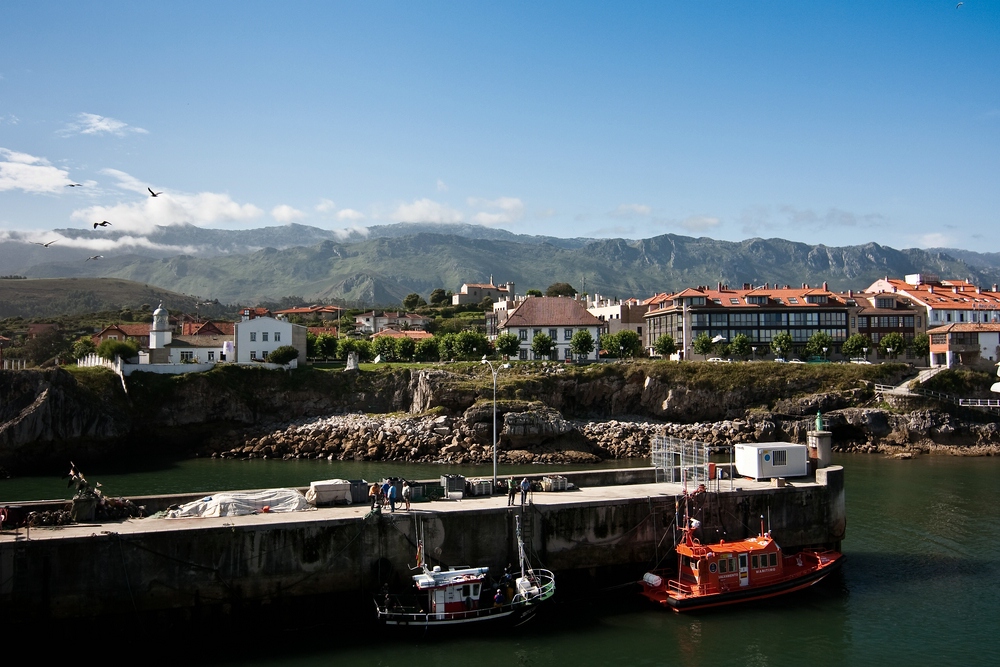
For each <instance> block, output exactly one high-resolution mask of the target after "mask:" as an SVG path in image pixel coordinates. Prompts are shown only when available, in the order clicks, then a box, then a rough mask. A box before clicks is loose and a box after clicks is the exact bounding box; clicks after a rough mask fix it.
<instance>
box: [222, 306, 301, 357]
mask: <svg viewBox="0 0 1000 667" xmlns="http://www.w3.org/2000/svg"><path fill="white" fill-rule="evenodd" d="M293 326H295V325H293V324H292V323H291V322H288V321H287V320H279V319H275V318H273V317H255V318H253V319H252V320H243V321H242V322H237V323H236V363H240V364H245V363H250V362H251V361H253V360H254V359H263V358H264V357H265V356H267V354H268V353H270V352H273V351H274V350H275V349H277V348H279V347H281V346H283V345H292V344H293V342H294V341H293V340H292V327H293ZM299 355H300V356H303V358H304V355H303V352H302V350H300V351H299Z"/></svg>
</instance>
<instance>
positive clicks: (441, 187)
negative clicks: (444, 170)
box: [437, 178, 448, 192]
mask: <svg viewBox="0 0 1000 667" xmlns="http://www.w3.org/2000/svg"><path fill="white" fill-rule="evenodd" d="M437 189H438V192H448V184H447V183H445V182H444V181H442V180H441V179H440V178H439V179H438V182H437Z"/></svg>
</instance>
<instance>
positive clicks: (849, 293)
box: [847, 289, 854, 297]
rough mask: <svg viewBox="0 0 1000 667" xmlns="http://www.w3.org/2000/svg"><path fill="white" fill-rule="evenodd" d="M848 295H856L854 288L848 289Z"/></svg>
mask: <svg viewBox="0 0 1000 667" xmlns="http://www.w3.org/2000/svg"><path fill="white" fill-rule="evenodd" d="M847 296H848V297H853V296H854V290H852V289H849V290H847Z"/></svg>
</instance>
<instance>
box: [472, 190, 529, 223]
mask: <svg viewBox="0 0 1000 667" xmlns="http://www.w3.org/2000/svg"><path fill="white" fill-rule="evenodd" d="M468 201H469V206H472V207H474V208H485V209H488V210H486V211H480V212H479V213H476V214H475V215H473V216H472V221H473V222H476V223H478V224H480V225H500V224H506V223H511V222H516V221H518V220H520V219H521V218H523V217H524V202H522V201H521V200H520V199H518V198H517V197H500V198H498V199H477V198H475V197H470V198H469V200H468Z"/></svg>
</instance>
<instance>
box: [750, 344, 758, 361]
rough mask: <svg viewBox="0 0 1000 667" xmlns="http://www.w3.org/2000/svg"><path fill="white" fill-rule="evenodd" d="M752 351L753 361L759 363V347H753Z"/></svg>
mask: <svg viewBox="0 0 1000 667" xmlns="http://www.w3.org/2000/svg"><path fill="white" fill-rule="evenodd" d="M750 351H751V352H753V360H754V361H757V346H756V345H754V346H752V347H751V348H750Z"/></svg>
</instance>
